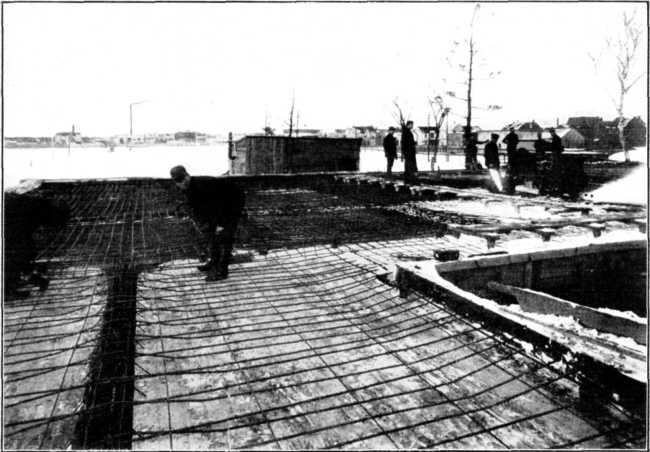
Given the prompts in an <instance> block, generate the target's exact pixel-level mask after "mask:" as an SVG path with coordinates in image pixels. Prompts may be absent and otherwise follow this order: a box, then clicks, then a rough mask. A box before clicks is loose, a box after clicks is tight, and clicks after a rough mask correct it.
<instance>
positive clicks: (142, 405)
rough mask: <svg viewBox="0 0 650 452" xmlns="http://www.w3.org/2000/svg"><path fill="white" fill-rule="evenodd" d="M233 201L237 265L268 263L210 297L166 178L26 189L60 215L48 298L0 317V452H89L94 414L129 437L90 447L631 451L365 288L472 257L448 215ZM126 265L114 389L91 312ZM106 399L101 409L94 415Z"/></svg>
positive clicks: (426, 318)
mask: <svg viewBox="0 0 650 452" xmlns="http://www.w3.org/2000/svg"><path fill="white" fill-rule="evenodd" d="M247 188H248V189H247V217H246V218H244V219H243V221H242V223H241V227H240V230H239V241H238V243H237V244H236V248H238V249H239V250H240V252H236V256H235V257H236V260H237V257H238V256H239V257H242V253H241V251H242V250H244V251H245V250H246V249H251V248H252V249H258V250H262V251H263V252H266V251H268V255H265V256H256V257H255V259H253V260H252V261H250V262H239V263H235V264H233V265H232V266H231V277H230V278H229V279H228V280H226V281H221V282H219V283H206V282H205V281H204V280H203V276H204V275H203V274H201V273H200V272H198V271H197V270H196V269H195V267H194V266H195V265H196V260H194V259H195V258H196V257H197V256H198V255H199V254H200V252H201V251H202V250H201V249H200V245H199V243H200V237H199V236H198V235H197V229H196V227H195V225H194V224H193V222H192V220H191V219H190V218H189V217H187V216H184V215H182V214H179V213H178V212H177V205H178V202H179V201H180V198H179V194H178V193H177V192H176V191H175V190H174V189H173V188H172V187H171V184H170V183H169V182H167V181H157V180H148V181H120V182H84V183H73V184H63V183H53V184H45V185H44V186H42V187H41V188H40V190H39V191H40V192H41V193H42V194H44V195H47V196H52V197H55V198H58V199H62V200H65V201H66V202H68V203H69V204H70V205H71V207H72V220H71V221H70V222H69V224H68V226H67V227H66V228H65V229H64V230H62V231H60V232H59V233H58V235H57V236H56V238H55V240H53V241H52V242H50V243H41V250H42V251H41V253H40V255H39V260H40V261H42V262H46V263H47V264H48V268H49V273H50V274H51V276H52V285H51V286H50V288H49V289H48V290H47V291H45V292H43V293H38V294H37V293H35V291H33V292H32V296H31V297H30V298H28V299H25V300H9V301H8V302H7V301H6V302H5V325H4V332H5V336H4V347H5V357H6V359H5V366H4V372H5V378H6V381H5V394H6V395H5V446H7V447H21V448H24V447H35V448H36V447H39V448H62V447H63V448H64V447H67V446H68V445H69V444H71V443H72V444H73V445H75V446H76V447H84V446H88V445H89V444H90V443H89V442H88V441H87V438H81V437H82V436H83V435H84V434H82V433H80V432H79V431H76V432H75V431H74V430H75V428H77V429H78V428H79V425H82V424H83V425H87V422H86V421H87V420H88V419H89V418H93V417H97V418H99V419H102V418H103V417H106V416H107V413H109V414H110V413H113V415H114V417H115V418H117V422H118V423H119V424H122V423H123V422H124V420H125V419H127V420H129V422H130V418H131V411H132V416H133V429H129V428H122V430H121V431H117V432H113V433H112V434H111V438H109V439H106V438H103V439H101V438H100V439H101V440H102V441H103V442H101V444H102V445H104V447H111V445H115V444H122V445H124V444H127V445H130V446H132V447H133V448H158V447H164V448H177V449H187V448H196V447H210V448H224V447H282V448H306V447H309V448H315V447H319V448H320V447H323V448H324V447H358V448H372V447H375V448H395V447H400V448H405V447H449V446H450V445H453V446H454V447H466V448H471V447H479V448H503V447H551V446H552V447H564V446H567V447H569V446H570V447H581V448H582V447H618V446H621V447H630V446H636V445H639V444H643V441H644V435H643V432H644V425H643V420H642V419H639V418H638V417H637V416H636V415H634V414H631V413H627V412H625V411H622V410H621V409H619V408H618V407H617V406H616V405H614V404H612V403H610V402H609V401H607V400H596V402H595V404H594V406H585V405H584V403H583V402H581V401H580V400H579V399H578V398H577V397H576V396H575V393H576V392H577V391H578V389H577V383H576V382H575V381H574V380H575V379H574V375H573V374H572V373H571V371H558V370H557V369H556V368H554V367H552V366H550V365H549V364H548V363H544V362H540V361H539V360H536V359H535V357H533V356H530V355H529V354H528V353H526V352H524V351H522V350H520V349H518V348H515V347H514V346H513V344H512V343H511V342H510V341H508V340H507V339H504V338H501V337H497V336H495V335H494V334H492V333H490V332H489V331H488V330H486V329H485V328H484V327H483V326H481V325H478V324H472V323H470V322H468V321H467V320H465V319H463V318H462V317H460V316H459V315H457V314H455V313H454V312H453V311H451V310H449V309H448V308H447V307H446V306H445V305H444V304H441V303H438V302H435V301H433V300H431V299H429V298H427V297H424V296H422V295H419V294H417V293H416V294H413V295H411V296H410V297H409V298H408V299H401V298H399V297H398V296H397V291H396V290H395V289H393V288H391V287H390V286H387V285H385V284H383V283H381V282H380V281H379V280H377V279H376V277H375V273H376V272H377V270H378V268H388V267H389V266H390V265H391V264H392V262H394V261H395V260H397V259H400V258H412V257H414V256H417V257H430V254H431V250H432V249H433V248H434V247H441V246H443V247H444V246H445V245H447V246H454V247H457V248H460V249H461V255H462V256H467V255H469V254H471V253H477V252H481V251H485V248H484V245H483V244H482V243H481V242H480V241H476V240H475V238H473V237H463V238H462V239H459V238H457V237H456V238H454V237H450V236H444V237H440V230H439V223H438V222H439V221H442V220H444V218H443V219H441V218H440V217H437V218H433V219H431V218H425V217H418V216H414V215H413V213H412V212H411V211H410V210H409V207H408V206H406V205H403V204H400V203H396V202H395V200H394V199H390V200H376V199H372V198H364V196H363V194H362V195H361V196H359V195H354V194H349V193H340V192H337V191H336V190H332V189H330V188H326V189H322V190H321V191H315V190H313V189H311V188H308V187H294V188H287V187H282V186H276V187H265V186H261V187H255V188H253V187H247ZM312 188H313V187H312ZM319 188H322V187H319ZM244 254H245V253H244ZM240 260H241V259H240ZM122 267H125V268H128V269H129V271H137V272H140V275H139V277H138V280H137V290H136V294H135V298H136V299H135V300H134V306H135V309H134V310H133V312H132V313H130V314H128V315H129V316H131V317H129V318H125V319H122V317H120V322H124V323H126V325H123V326H124V328H125V329H129V328H131V327H132V326H133V327H134V328H135V338H134V339H133V341H134V344H133V345H134V347H135V354H134V356H130V357H128V359H131V360H132V361H133V362H132V366H133V369H134V370H133V371H130V372H126V373H123V374H119V375H118V374H111V373H108V374H107V373H106V372H104V370H105V369H103V366H104V365H105V364H106V363H109V362H112V361H114V360H115V359H116V355H119V353H120V352H118V351H117V350H116V349H113V348H111V347H105V346H103V345H102V346H100V344H108V345H110V344H114V343H115V342H117V341H116V340H114V339H110V335H111V334H116V331H118V332H119V331H121V330H119V329H118V330H111V329H107V328H106V326H107V324H108V323H110V322H109V321H108V320H106V319H107V318H108V317H107V312H106V309H107V306H108V309H109V313H110V312H112V311H111V310H113V309H115V303H111V302H110V299H111V293H112V292H111V289H110V288H111V287H112V286H113V285H114V284H113V283H114V280H115V278H117V277H118V276H117V275H118V273H116V272H115V270H116V269H117V268H122ZM8 306H9V307H10V308H11V309H10V310H9V311H7V307H8ZM127 342H128V340H127ZM131 354H133V353H132V352H131ZM127 367H128V366H127ZM53 375H56V376H57V378H58V376H60V375H62V378H60V379H57V378H53ZM39 379H40V380H39ZM43 379H47V381H48V384H40V383H38V382H40V381H41V380H43ZM129 384H130V385H133V386H134V388H133V389H134V393H133V395H129V394H127V393H126V392H128V391H126V390H125V389H124V388H125V386H124V385H129ZM104 385H108V387H111V388H115V389H114V392H116V394H115V395H114V396H111V397H109V398H103V399H101V400H99V399H97V398H92V400H89V396H88V394H95V392H96V388H98V387H101V386H104ZM82 401H83V403H81V402H82ZM41 406H45V407H46V409H45V410H42V409H40V407H41ZM531 407H533V408H531ZM84 419H86V421H83V420H84ZM80 420H81V421H80ZM84 422H85V424H84ZM522 432H523V433H522ZM86 433H87V432H86ZM132 440H133V442H132V443H131V441H132Z"/></svg>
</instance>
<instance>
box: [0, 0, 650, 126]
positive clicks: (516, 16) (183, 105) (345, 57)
mask: <svg viewBox="0 0 650 452" xmlns="http://www.w3.org/2000/svg"><path fill="white" fill-rule="evenodd" d="M633 8H636V9H637V18H638V20H639V22H640V23H641V25H642V27H643V30H644V36H643V38H642V42H643V47H642V49H640V53H639V58H638V68H637V69H636V72H645V73H646V74H647V48H646V42H647V25H648V24H647V12H646V4H645V3H637V4H630V3H628V4H622V3H484V4H482V5H481V8H480V12H479V13H478V18H477V26H476V27H475V38H476V41H477V43H478V46H479V49H480V54H479V56H480V57H482V58H484V59H485V60H487V61H486V62H485V66H484V67H483V68H477V76H479V77H481V75H482V74H485V73H487V72H489V71H501V74H500V75H499V76H497V77H496V78H494V79H492V80H489V81H481V80H477V81H476V83H475V90H474V96H475V98H476V101H477V104H479V106H480V105H486V104H499V105H501V106H502V107H503V108H502V110H500V111H498V112H487V111H475V112H474V116H475V121H474V123H475V124H478V125H479V126H481V127H483V128H491V127H500V126H502V125H504V124H505V123H507V122H511V121H514V120H531V119H535V120H537V121H538V122H541V123H543V125H550V124H551V123H554V122H555V119H556V118H559V119H560V121H565V120H566V118H567V117H569V116H578V115H597V116H602V117H605V118H607V119H610V118H613V117H614V116H615V110H614V107H613V104H612V102H611V100H610V99H609V97H608V94H607V89H610V90H611V93H612V94H615V92H616V91H615V89H616V88H615V87H616V79H615V73H614V72H613V71H612V69H611V64H609V63H608V62H607V61H608V60H602V62H601V63H600V65H599V72H600V76H596V75H595V71H594V67H593V64H592V62H591V61H590V59H589V58H588V55H587V52H589V51H591V52H596V53H597V51H598V49H599V48H601V47H602V46H603V42H604V40H605V38H606V37H608V36H612V35H613V34H614V33H615V32H616V31H617V30H619V29H620V27H621V22H622V20H621V15H622V12H623V11H624V10H628V11H630V10H632V9H633ZM473 9H474V4H471V3H463V4H453V3H425V4H412V3H410V4H395V3H388V4H386V3H358V4H350V3H347V4H162V3H161V4H109V3H106V4H5V5H4V18H3V20H4V43H3V46H4V55H3V58H4V69H5V72H4V120H5V123H4V134H5V136H23V135H31V136H40V135H42V136H48V135H53V134H54V133H56V132H59V131H64V130H69V129H70V127H71V125H72V124H75V126H76V129H77V130H78V131H80V132H81V133H82V134H84V135H89V136H95V135H98V136H107V135H112V134H127V133H128V131H129V104H130V103H132V102H138V101H146V102H145V103H143V104H140V105H136V106H134V107H133V109H134V133H135V134H140V133H150V132H166V131H169V132H173V131H177V130H186V129H191V130H199V131H203V132H207V133H227V132H228V131H235V132H254V131H261V130H262V128H263V127H264V123H265V117H266V116H268V121H269V124H270V125H271V126H272V127H275V128H276V129H283V128H285V127H286V125H285V121H286V120H287V118H288V116H289V109H290V105H291V97H292V93H295V99H296V108H297V110H299V112H300V126H301V127H311V128H320V129H325V130H333V129H334V128H343V127H348V126H352V125H367V124H373V125H376V126H380V127H386V126H388V125H393V124H394V118H393V113H394V107H393V105H392V102H393V100H394V99H397V100H398V101H399V103H400V105H401V106H402V109H403V110H404V111H405V112H408V113H409V116H410V117H411V118H412V119H413V120H414V121H415V123H416V125H426V123H427V114H428V112H429V107H428V103H427V98H431V97H433V96H434V95H435V94H436V93H441V92H443V93H444V92H446V91H450V90H455V91H461V90H462V89H461V88H459V86H455V85H452V84H451V83H447V84H445V83H443V82H442V79H443V78H448V79H449V80H459V79H460V78H461V77H462V76H463V74H461V73H459V72H458V71H457V70H453V69H451V68H450V67H449V65H448V64H447V63H446V59H447V57H449V56H450V55H451V52H452V50H453V49H454V48H455V46H454V44H453V42H454V41H459V42H461V45H462V41H463V40H464V39H465V38H467V36H468V24H469V22H470V19H471V15H472V11H473ZM457 52H459V53H461V56H462V58H463V59H466V54H465V53H462V52H461V48H457ZM647 86H648V82H647V76H644V77H643V79H642V80H641V81H640V82H639V83H638V84H637V85H636V87H635V89H633V90H632V91H631V92H630V93H629V95H628V100H627V108H626V112H627V114H628V115H629V116H633V115H641V116H642V117H644V119H645V116H646V111H647V102H648V97H647ZM452 113H453V115H452V116H451V124H452V125H453V124H455V123H460V122H463V121H464V119H463V118H464V116H465V114H466V112H465V109H464V107H463V105H461V104H459V103H454V104H452Z"/></svg>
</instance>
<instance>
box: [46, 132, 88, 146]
mask: <svg viewBox="0 0 650 452" xmlns="http://www.w3.org/2000/svg"><path fill="white" fill-rule="evenodd" d="M81 142H82V138H81V134H80V133H79V132H59V133H57V134H55V135H54V137H53V138H52V145H53V146H67V145H68V144H71V143H75V144H81Z"/></svg>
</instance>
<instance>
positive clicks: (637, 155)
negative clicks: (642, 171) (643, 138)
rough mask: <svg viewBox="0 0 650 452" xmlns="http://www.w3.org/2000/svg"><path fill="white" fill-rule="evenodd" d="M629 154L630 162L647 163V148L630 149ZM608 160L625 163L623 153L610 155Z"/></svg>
mask: <svg viewBox="0 0 650 452" xmlns="http://www.w3.org/2000/svg"><path fill="white" fill-rule="evenodd" d="M629 154H630V160H632V161H633V162H643V163H648V147H647V146H640V147H636V148H633V149H630V151H629ZM609 159H610V160H613V161H615V162H624V161H625V154H624V153H623V152H616V153H614V154H612V155H610V156H609Z"/></svg>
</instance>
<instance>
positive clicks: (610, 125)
mask: <svg viewBox="0 0 650 452" xmlns="http://www.w3.org/2000/svg"><path fill="white" fill-rule="evenodd" d="M623 127H624V129H623V130H624V132H623V133H624V134H625V144H626V145H627V147H628V148H631V147H635V146H644V145H645V144H646V138H647V132H648V131H647V128H646V124H645V122H644V121H643V119H641V117H640V116H635V117H634V118H626V119H624V120H623ZM601 146H603V147H606V148H610V149H612V148H620V147H621V142H620V140H619V138H618V119H613V120H611V121H603V123H602V130H601Z"/></svg>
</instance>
